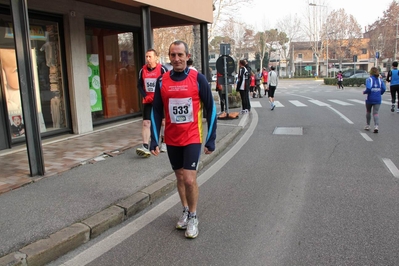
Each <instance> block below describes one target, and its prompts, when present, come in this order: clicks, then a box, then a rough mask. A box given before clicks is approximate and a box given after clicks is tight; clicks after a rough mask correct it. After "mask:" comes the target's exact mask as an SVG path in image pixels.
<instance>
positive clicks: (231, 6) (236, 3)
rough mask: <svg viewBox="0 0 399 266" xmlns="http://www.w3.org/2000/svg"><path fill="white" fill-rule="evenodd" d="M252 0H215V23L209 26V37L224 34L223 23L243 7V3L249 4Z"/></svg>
mask: <svg viewBox="0 0 399 266" xmlns="http://www.w3.org/2000/svg"><path fill="white" fill-rule="evenodd" d="M251 3H252V0H213V6H214V11H213V23H212V24H211V25H210V26H209V31H208V39H209V40H212V39H213V38H214V37H215V36H216V35H223V32H224V30H223V25H224V24H225V23H226V22H227V21H229V19H230V18H233V17H234V15H235V14H237V13H238V12H239V10H240V8H242V4H245V5H249V4H251Z"/></svg>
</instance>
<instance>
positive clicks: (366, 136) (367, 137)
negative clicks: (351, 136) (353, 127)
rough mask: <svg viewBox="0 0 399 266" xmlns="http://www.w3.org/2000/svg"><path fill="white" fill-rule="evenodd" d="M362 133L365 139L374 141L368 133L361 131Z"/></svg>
mask: <svg viewBox="0 0 399 266" xmlns="http://www.w3.org/2000/svg"><path fill="white" fill-rule="evenodd" d="M360 135H362V137H363V138H364V139H365V140H367V141H373V140H372V139H371V138H370V137H369V135H367V134H366V133H360Z"/></svg>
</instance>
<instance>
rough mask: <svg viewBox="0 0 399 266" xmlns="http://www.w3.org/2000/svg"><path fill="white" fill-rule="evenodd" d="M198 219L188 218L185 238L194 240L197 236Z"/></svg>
mask: <svg viewBox="0 0 399 266" xmlns="http://www.w3.org/2000/svg"><path fill="white" fill-rule="evenodd" d="M198 233H199V231H198V219H197V217H189V218H188V222H187V229H186V233H185V236H186V237H187V238H196V237H197V236H198Z"/></svg>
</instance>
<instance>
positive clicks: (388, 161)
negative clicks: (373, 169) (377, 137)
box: [382, 158, 399, 178]
mask: <svg viewBox="0 0 399 266" xmlns="http://www.w3.org/2000/svg"><path fill="white" fill-rule="evenodd" d="M382 161H383V162H384V163H385V165H386V166H387V167H388V169H389V171H391V173H392V175H393V176H394V177H396V178H399V169H398V168H397V167H396V165H395V164H394V163H393V162H392V161H391V159H388V158H382Z"/></svg>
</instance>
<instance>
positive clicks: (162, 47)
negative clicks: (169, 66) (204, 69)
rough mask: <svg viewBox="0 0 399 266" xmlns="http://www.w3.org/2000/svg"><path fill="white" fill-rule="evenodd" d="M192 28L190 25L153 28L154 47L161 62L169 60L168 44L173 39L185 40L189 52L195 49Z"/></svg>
mask: <svg viewBox="0 0 399 266" xmlns="http://www.w3.org/2000/svg"><path fill="white" fill-rule="evenodd" d="M192 29H193V28H192V26H183V27H170V28H160V29H154V33H153V36H154V48H155V49H156V50H157V51H158V53H159V55H160V59H161V62H162V63H165V62H166V61H168V60H169V59H168V53H169V45H170V44H171V43H172V42H173V41H175V40H181V41H184V42H186V43H187V45H188V47H189V49H190V52H193V51H194V50H195V48H194V35H193V31H192ZM199 60H200V59H199Z"/></svg>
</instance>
